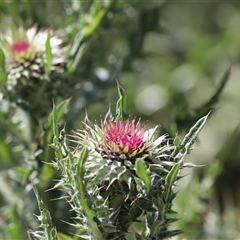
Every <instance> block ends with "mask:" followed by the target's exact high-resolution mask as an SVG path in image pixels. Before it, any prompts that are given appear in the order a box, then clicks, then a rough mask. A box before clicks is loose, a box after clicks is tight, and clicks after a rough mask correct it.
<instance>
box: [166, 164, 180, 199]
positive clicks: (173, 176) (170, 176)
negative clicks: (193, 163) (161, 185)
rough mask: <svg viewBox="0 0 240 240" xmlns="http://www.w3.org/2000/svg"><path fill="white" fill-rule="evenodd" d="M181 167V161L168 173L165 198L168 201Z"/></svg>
mask: <svg viewBox="0 0 240 240" xmlns="http://www.w3.org/2000/svg"><path fill="white" fill-rule="evenodd" d="M179 169H180V162H178V163H176V164H175V165H174V166H173V167H172V168H171V170H170V172H169V173H168V175H167V176H166V195H165V200H166V202H167V201H168V200H169V198H170V194H171V191H172V186H173V184H174V183H175V181H176V179H177V175H178V172H179Z"/></svg>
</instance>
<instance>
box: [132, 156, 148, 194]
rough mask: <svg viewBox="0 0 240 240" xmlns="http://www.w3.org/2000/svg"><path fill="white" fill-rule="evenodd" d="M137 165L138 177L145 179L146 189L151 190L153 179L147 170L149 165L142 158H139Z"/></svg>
mask: <svg viewBox="0 0 240 240" xmlns="http://www.w3.org/2000/svg"><path fill="white" fill-rule="evenodd" d="M135 167H136V173H137V175H138V177H139V178H141V179H142V180H143V181H144V183H145V189H146V191H147V192H149V190H150V187H151V179H150V175H149V172H148V171H147V167H146V164H145V162H144V160H143V159H142V158H140V159H137V161H136V163H135Z"/></svg>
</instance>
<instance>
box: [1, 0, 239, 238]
mask: <svg viewBox="0 0 240 240" xmlns="http://www.w3.org/2000/svg"><path fill="white" fill-rule="evenodd" d="M0 13H1V14H0V20H1V25H0V32H1V33H4V31H6V28H8V27H9V26H13V25H14V26H24V27H25V28H26V29H27V28H30V27H32V26H33V25H34V24H37V26H38V27H39V28H42V29H48V28H52V29H54V30H55V31H56V32H57V33H58V34H59V35H60V36H62V37H63V39H64V42H65V45H66V46H68V47H69V49H70V50H69V51H68V61H67V63H68V64H67V70H66V71H65V72H64V73H63V74H62V75H61V77H60V78H57V77H56V76H51V77H52V79H53V80H55V81H54V82H55V85H54V88H55V89H56V91H55V93H54V94H53V95H51V94H52V93H49V94H50V95H49V97H50V100H51V99H54V102H55V103H56V104H58V103H59V102H61V101H63V100H65V101H64V102H63V103H62V104H65V105H67V106H68V111H67V112H66V113H65V114H64V113H62V116H61V117H60V119H61V118H63V119H62V126H63V125H64V123H65V122H66V123H67V124H66V132H68V133H71V130H76V129H77V128H79V127H80V123H81V121H82V119H83V117H84V115H85V109H87V112H88V115H89V117H91V118H92V119H99V115H102V114H103V113H105V112H106V111H107V109H108V106H109V105H108V104H109V103H114V102H116V99H117V98H118V96H117V88H116V79H118V80H119V82H120V83H121V84H122V85H123V86H124V88H125V90H126V93H127V96H128V107H129V109H130V111H131V113H132V115H134V116H136V117H141V119H142V120H143V121H145V120H148V125H149V126H154V125H156V124H161V126H162V128H161V129H160V131H161V133H165V132H168V133H169V134H170V136H172V137H174V136H175V132H176V130H178V135H180V136H183V134H184V133H186V131H187V130H188V129H189V127H190V126H191V125H192V124H193V123H194V122H195V120H196V119H198V118H199V117H202V116H203V115H205V114H206V113H208V112H209V111H210V110H211V109H214V111H213V112H212V114H211V117H210V119H209V121H208V123H207V125H206V126H205V128H204V129H203V131H202V133H201V135H200V139H199V142H198V143H197V145H198V148H197V149H195V151H194V152H193V154H192V155H191V159H189V161H191V162H194V163H197V164H204V165H205V167H202V168H198V169H196V170H190V171H188V172H186V175H187V176H186V177H185V178H183V180H181V181H180V182H179V184H178V185H179V190H180V192H179V195H178V198H176V200H175V202H174V204H175V208H176V210H177V211H178V212H180V213H181V214H182V215H183V218H182V219H181V220H180V221H178V222H177V223H176V227H177V228H180V229H182V230H184V233H183V234H181V235H179V236H178V237H176V238H179V239H182V238H186V239H227V238H228V239H233V238H234V239H237V238H239V237H240V236H239V230H238V229H239V227H240V226H239V225H240V220H239V217H238V216H239V211H240V206H239V200H240V192H239V187H240V185H239V181H238V176H239V172H240V164H239V160H240V159H239V158H240V155H239V154H240V153H239V150H238V142H239V137H240V134H239V126H238V125H239V115H240V114H239V106H238V103H239V100H240V99H239V87H240V83H239V81H238V76H239V72H240V66H239V59H240V58H239V56H240V48H239V38H240V36H239V32H238V31H237V29H239V27H240V26H239V25H240V21H239V20H240V19H239V16H240V14H239V13H240V4H239V3H238V2H228V1H225V2H224V1H223V2H221V3H219V2H218V3H217V2H214V1H211V2H210V1H209V2H204V3H203V2H199V1H192V2H191V1H190V2H189V1H188V2H184V1H179V2H171V1H166V2H161V1H148V2H147V3H146V2H144V1H127V0H119V1H111V2H109V1H63V0H62V1H47V0H45V1H41V2H40V1H11V2H9V1H1V2H0ZM1 66H2V65H1ZM229 66H232V72H231V76H230V77H229V78H227V77H226V78H224V74H225V73H228V72H226V71H230V70H228V69H229ZM1 70H2V69H1ZM1 73H2V72H1ZM0 76H1V84H2V83H3V78H4V77H3V75H2V74H1V75H0ZM225 80H228V82H227V84H226V85H225V87H224V89H223V88H222V87H223V85H224V84H225ZM221 84H222V85H221ZM219 87H220V88H219ZM218 90H219V91H218ZM214 94H216V95H214ZM220 94H221V95H220ZM213 96H215V97H213ZM70 98H71V100H70ZM38 103H39V104H37V108H36V109H34V111H30V110H29V109H22V108H21V106H19V105H16V104H14V103H12V102H10V103H9V99H8V98H6V96H5V95H4V93H2V94H1V105H0V123H1V124H0V159H1V162H0V169H1V174H0V178H1V179H0V182H1V184H0V206H1V208H0V238H5V239H20V238H21V239H27V229H28V228H31V229H34V228H36V226H37V224H38V223H37V219H36V217H35V216H33V214H32V213H36V214H37V213H38V210H37V205H36V197H35V195H34V193H33V191H32V190H31V181H32V182H33V183H36V184H37V183H38V189H39V192H40V194H41V196H42V197H43V199H44V202H45V203H46V204H47V205H48V207H49V211H50V212H51V214H52V217H53V220H54V222H55V224H56V228H57V230H59V231H61V232H63V233H68V232H71V226H69V225H68V224H66V223H64V222H63V221H62V220H64V221H69V219H70V217H71V212H69V208H68V206H67V205H66V204H65V202H64V201H61V200H58V201H52V199H56V198H59V197H60V196H61V195H60V193H59V192H58V191H57V190H52V191H47V192H45V190H46V189H49V188H51V187H52V186H53V185H54V181H53V179H55V178H57V175H58V173H57V172H54V171H53V169H51V168H50V167H48V166H47V165H44V164H43V163H42V161H45V162H48V161H51V159H52V158H53V153H52V151H51V149H50V147H49V146H48V144H49V143H50V142H51V140H50V139H51V138H52V135H51V133H52V129H51V125H50V124H49V123H48V119H49V118H51V115H49V114H50V113H51V110H52V102H51V101H50V102H49V101H48V105H47V107H46V105H44V104H43V103H44V99H40V100H39V99H38ZM60 119H59V120H60ZM159 134H160V132H159ZM43 149H44V151H43V152H42V150H43Z"/></svg>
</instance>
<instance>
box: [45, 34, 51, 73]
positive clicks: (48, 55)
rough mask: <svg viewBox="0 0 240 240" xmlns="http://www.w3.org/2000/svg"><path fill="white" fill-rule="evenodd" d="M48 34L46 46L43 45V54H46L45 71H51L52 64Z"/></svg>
mask: <svg viewBox="0 0 240 240" xmlns="http://www.w3.org/2000/svg"><path fill="white" fill-rule="evenodd" d="M50 38H51V37H50V35H49V34H48V37H47V41H46V46H45V54H46V59H47V61H46V69H47V72H48V73H50V72H51V66H52V48H51V42H50Z"/></svg>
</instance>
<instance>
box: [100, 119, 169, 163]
mask: <svg viewBox="0 0 240 240" xmlns="http://www.w3.org/2000/svg"><path fill="white" fill-rule="evenodd" d="M156 128H157V127H156ZM156 128H154V129H152V131H146V129H145V125H141V124H140V121H138V122H136V121H135V120H132V121H123V120H116V121H112V122H107V123H106V124H105V126H104V128H103V139H104V140H103V141H102V143H101V144H100V145H101V146H102V147H101V148H102V151H101V154H102V155H103V156H104V157H106V158H109V159H112V160H120V161H122V160H129V161H131V162H135V161H136V159H137V158H141V157H144V156H147V155H148V154H149V151H150V149H151V144H152V136H153V134H154V132H155V130H156ZM164 138H165V136H164ZM162 140H163V139H162Z"/></svg>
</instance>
